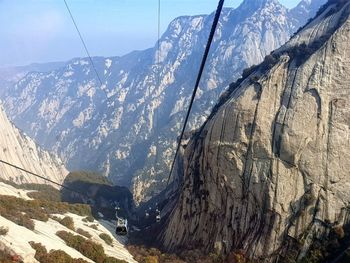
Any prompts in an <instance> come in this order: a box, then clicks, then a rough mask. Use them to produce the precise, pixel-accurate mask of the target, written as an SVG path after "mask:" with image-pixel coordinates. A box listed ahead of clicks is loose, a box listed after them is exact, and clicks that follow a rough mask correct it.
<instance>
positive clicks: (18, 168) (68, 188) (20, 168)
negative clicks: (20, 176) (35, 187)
mask: <svg viewBox="0 0 350 263" xmlns="http://www.w3.org/2000/svg"><path fill="white" fill-rule="evenodd" d="M0 163H3V164H5V165H8V166H11V167H13V168H15V169H17V170H20V171H22V172H25V173H28V174H30V175H33V176H35V177H38V178H40V179H43V180H45V181H48V182H50V183H52V184H54V185H57V186H60V187H62V188H64V189H66V190H68V191H71V192H74V193H77V194H79V195H82V196H85V197H88V196H87V195H86V194H84V193H82V192H79V191H76V190H74V189H72V188H70V187H67V186H65V185H63V184H60V183H58V182H55V181H53V180H51V179H49V178H46V177H44V176H41V175H39V174H37V173H34V172H31V171H29V170H27V169H24V168H22V167H19V166H17V165H15V164H12V163H9V162H6V161H4V160H1V159H0ZM88 198H89V197H88Z"/></svg>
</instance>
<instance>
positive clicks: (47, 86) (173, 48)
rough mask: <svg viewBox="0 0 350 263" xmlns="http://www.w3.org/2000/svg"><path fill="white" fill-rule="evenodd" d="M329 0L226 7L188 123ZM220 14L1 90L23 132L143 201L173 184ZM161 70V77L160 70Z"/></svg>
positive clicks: (178, 22) (194, 123)
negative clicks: (183, 131) (178, 148)
mask: <svg viewBox="0 0 350 263" xmlns="http://www.w3.org/2000/svg"><path fill="white" fill-rule="evenodd" d="M324 2H325V1H322V0H314V1H307V0H303V1H302V2H301V3H300V4H299V5H298V6H297V7H296V8H294V9H292V10H288V9H287V8H285V7H284V6H282V5H281V4H279V3H278V1H275V0H261V1H260V0H259V1H253V0H245V1H244V2H243V3H242V4H241V5H240V6H239V7H238V8H237V9H231V8H226V9H224V10H223V13H222V16H221V19H220V23H219V26H218V29H217V32H216V35H215V39H214V42H213V46H212V49H211V52H210V55H209V58H208V62H207V66H206V68H205V73H204V75H203V78H202V81H201V84H200V87H199V91H198V94H197V100H196V102H195V105H194V109H193V111H192V117H191V120H190V125H189V129H191V130H192V129H195V128H197V127H199V126H200V125H201V124H202V123H203V122H204V120H205V119H206V117H207V116H208V115H209V113H210V109H211V108H212V106H213V105H214V104H215V102H216V100H217V98H218V97H219V95H220V94H221V92H222V91H223V90H224V89H225V88H226V87H227V85H228V83H230V82H231V81H234V80H235V79H237V78H238V77H239V76H240V74H241V72H242V70H243V69H244V68H246V67H248V66H251V65H253V64H257V63H259V62H261V61H262V60H263V58H264V57H265V56H266V55H267V54H269V53H270V52H271V51H272V50H274V49H276V48H278V47H279V46H281V45H282V44H284V43H285V42H286V41H287V40H288V39H289V37H290V36H291V35H292V34H293V33H294V32H295V31H296V30H297V29H298V28H299V27H300V26H302V25H303V24H304V23H305V22H306V21H307V19H308V18H310V17H312V16H313V15H314V14H315V12H316V9H317V8H316V7H318V6H320V5H321V4H322V3H324ZM212 19H213V14H210V15H200V16H193V17H189V16H184V17H179V18H177V19H175V20H174V21H172V22H171V23H170V25H169V27H168V29H167V30H166V32H165V33H164V34H163V35H162V37H161V39H160V40H159V41H160V42H159V45H160V51H159V52H160V54H159V57H160V65H157V58H158V51H157V45H155V47H153V48H150V49H147V50H144V51H136V52H132V53H130V54H127V55H125V56H122V57H111V58H101V57H95V58H93V59H94V64H95V65H96V67H97V70H98V72H99V74H100V76H101V78H102V82H103V86H102V87H100V86H99V83H98V81H97V78H96V76H95V74H94V72H93V70H92V69H91V66H90V65H89V61H88V59H75V60H72V61H70V62H68V63H67V64H66V65H65V66H64V67H62V68H59V69H57V70H54V71H52V72H49V73H30V74H28V75H27V76H26V77H25V78H23V79H21V80H20V81H19V82H18V83H17V84H16V86H15V87H14V89H11V90H9V91H8V92H7V93H6V94H3V95H2V99H3V100H4V105H5V108H6V111H7V112H8V114H9V115H10V116H11V118H12V120H13V121H14V122H15V123H16V125H18V126H19V127H20V128H21V129H23V130H24V131H26V132H27V133H28V134H29V135H30V136H32V137H34V138H35V139H36V140H37V141H38V142H39V143H40V144H41V145H43V146H44V147H45V148H47V149H51V150H54V151H55V152H56V153H58V154H59V155H60V156H61V157H62V158H64V159H65V160H66V162H67V167H68V168H69V169H84V170H97V171H102V172H104V174H106V175H108V176H109V177H110V179H111V180H113V181H114V182H115V183H118V184H121V185H126V186H130V187H131V189H132V191H133V194H134V198H135V200H136V202H139V201H142V200H147V199H148V198H149V197H151V196H152V195H154V194H156V193H158V192H159V190H160V189H162V188H163V187H164V186H165V181H166V176H167V173H168V170H169V165H170V162H171V160H172V157H173V153H174V148H175V145H176V137H177V136H178V134H179V130H180V128H181V125H182V119H183V116H184V110H185V107H186V106H187V103H188V101H189V97H190V94H191V90H192V88H193V85H194V81H195V75H196V74H197V71H198V67H199V63H200V59H201V57H202V53H203V50H204V46H205V44H206V41H207V36H208V33H209V31H210V26H211V22H212ZM159 69H160V83H158V76H157V74H158V71H159ZM158 84H159V85H158Z"/></svg>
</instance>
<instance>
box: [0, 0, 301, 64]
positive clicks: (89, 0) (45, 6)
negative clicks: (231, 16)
mask: <svg viewBox="0 0 350 263" xmlns="http://www.w3.org/2000/svg"><path fill="white" fill-rule="evenodd" d="M241 1H242V0H227V1H226V4H225V6H226V7H236V6H237V5H239V3H240V2H241ZM67 2H68V4H69V5H70V7H71V11H72V13H73V15H74V17H75V19H76V22H77V24H78V26H79V28H80V31H81V33H82V35H83V37H84V39H85V41H86V44H87V46H88V48H89V50H90V53H91V54H92V55H102V56H113V55H123V54H126V53H127V52H130V51H132V50H137V49H145V48H148V47H151V46H153V45H154V43H155V41H156V39H157V6H158V0H67ZM217 2H218V1H217V0H161V6H162V8H161V10H162V12H161V24H162V26H161V31H162V32H163V31H164V30H165V29H166V27H167V25H168V24H169V22H170V21H171V20H172V19H174V18H175V17H177V16H180V15H195V14H207V13H210V12H212V11H213V10H214V9H215V8H216V5H217ZM280 2H281V3H282V4H284V5H285V6H287V7H293V6H295V5H296V4H297V3H298V2H299V0H281V1H280ZM0 24H1V25H2V26H1V27H0V36H1V41H0V50H1V52H0V67H1V66H7V65H25V64H29V63H32V62H47V61H62V60H68V59H70V58H73V57H79V56H85V53H84V49H83V47H82V45H81V43H80V41H79V38H78V36H77V33H76V31H75V28H74V26H73V24H72V22H71V20H70V17H69V14H68V13H67V10H66V9H65V6H64V2H63V0H0Z"/></svg>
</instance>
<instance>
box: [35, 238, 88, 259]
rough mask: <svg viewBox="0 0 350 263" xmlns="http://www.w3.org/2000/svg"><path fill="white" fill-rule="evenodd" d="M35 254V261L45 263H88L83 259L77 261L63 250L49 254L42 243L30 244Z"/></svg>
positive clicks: (52, 251)
mask: <svg viewBox="0 0 350 263" xmlns="http://www.w3.org/2000/svg"><path fill="white" fill-rule="evenodd" d="M29 244H30V245H31V246H32V248H33V249H34V250H35V251H36V252H35V259H36V260H38V261H39V262H43V263H86V262H87V261H86V260H83V259H81V258H79V259H75V258H72V257H71V256H70V255H68V254H67V253H66V252H64V251H62V250H51V251H50V252H49V253H48V252H47V250H46V248H45V247H44V246H43V245H42V244H40V243H34V242H29Z"/></svg>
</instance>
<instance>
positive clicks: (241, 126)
mask: <svg viewBox="0 0 350 263" xmlns="http://www.w3.org/2000/svg"><path fill="white" fill-rule="evenodd" d="M349 14H350V3H349V2H347V1H343V2H342V3H340V2H339V4H331V5H329V6H328V7H327V8H325V11H324V12H323V13H322V14H321V15H320V16H318V17H317V18H315V19H314V20H313V21H312V22H311V23H310V24H309V25H308V26H307V27H306V28H304V29H303V30H302V31H301V32H300V33H299V34H298V35H296V36H295V37H294V38H293V39H292V40H291V41H289V42H288V43H287V44H286V45H285V46H283V47H282V48H280V49H279V50H277V51H275V52H274V54H275V56H276V55H278V58H277V59H276V61H275V63H272V65H271V68H270V69H268V70H267V71H266V69H264V68H263V67H262V66H260V67H258V68H257V69H256V70H255V71H253V72H252V74H250V76H248V77H247V78H246V79H245V80H243V82H242V83H241V84H240V85H239V86H238V87H237V88H235V89H234V90H233V91H231V94H230V95H229V97H228V98H227V100H226V102H225V103H223V104H222V105H221V106H220V107H219V108H218V109H217V111H216V112H215V113H213V114H212V115H211V117H210V118H209V119H208V121H207V122H206V123H205V124H204V126H203V127H202V128H201V129H200V131H199V132H198V133H197V135H196V136H195V137H194V138H193V139H192V140H191V141H190V143H189V145H188V146H187V148H186V151H185V156H184V160H185V161H184V175H183V176H184V182H183V190H182V192H181V194H180V197H179V200H178V202H177V204H176V206H175V208H174V209H173V211H172V213H171V215H170V219H169V221H168V224H167V227H166V229H165V230H164V232H163V234H162V240H163V243H164V246H165V247H166V248H167V249H169V250H176V249H180V248H186V249H188V248H201V249H203V250H204V251H206V252H208V251H213V250H219V251H221V252H223V253H229V252H230V251H233V250H235V249H242V250H243V251H245V254H246V255H248V256H249V257H250V258H255V259H257V258H270V259H272V258H274V259H276V257H277V258H278V257H281V255H283V254H284V249H286V248H287V247H288V243H290V241H291V240H294V241H295V240H297V241H298V242H300V244H302V248H300V250H299V255H298V256H299V258H301V257H302V256H303V255H304V253H305V251H306V250H307V248H308V246H309V245H310V243H312V240H313V238H314V237H316V236H318V237H321V236H322V235H323V234H325V233H327V231H328V230H329V229H330V228H332V227H334V226H337V225H343V224H345V223H347V222H348V221H349V211H350V208H349V202H350V175H349V171H350V162H349V159H350V137H349V125H350V110H349V109H350V90H349V87H350V76H349V74H348V72H350V57H349V54H350V33H349V32H350V19H349Z"/></svg>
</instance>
